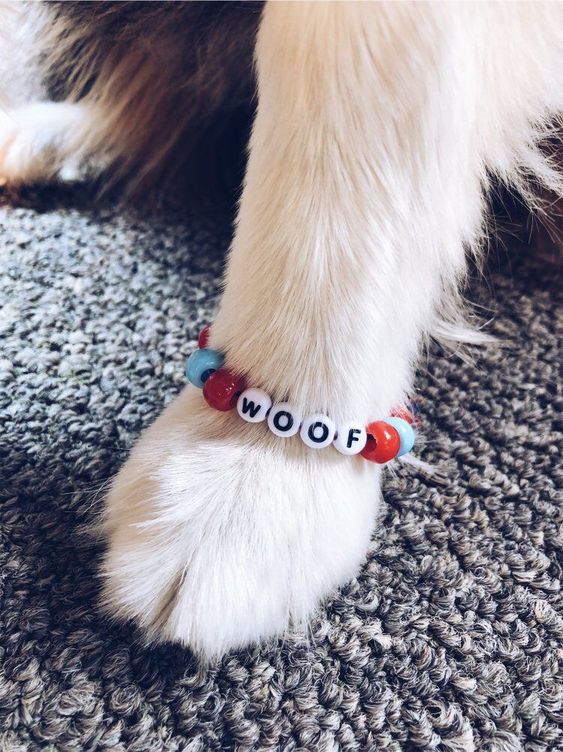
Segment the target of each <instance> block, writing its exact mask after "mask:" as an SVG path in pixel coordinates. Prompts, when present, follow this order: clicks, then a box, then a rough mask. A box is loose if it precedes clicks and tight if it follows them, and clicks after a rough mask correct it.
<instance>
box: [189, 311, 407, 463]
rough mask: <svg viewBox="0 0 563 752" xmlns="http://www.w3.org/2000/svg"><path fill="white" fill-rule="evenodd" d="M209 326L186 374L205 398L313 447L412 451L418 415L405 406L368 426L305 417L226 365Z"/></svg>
mask: <svg viewBox="0 0 563 752" xmlns="http://www.w3.org/2000/svg"><path fill="white" fill-rule="evenodd" d="M209 334H210V328H209V327H208V326H206V327H205V328H204V329H202V331H201V332H200V335H199V338H198V348H199V349H197V350H195V351H194V352H193V353H192V354H191V355H190V356H189V358H188V359H187V361H186V376H187V378H188V380H189V381H190V382H191V383H192V384H193V385H194V386H196V387H198V388H199V389H203V396H204V397H205V400H206V402H207V404H208V405H209V406H210V407H213V408H215V410H220V411H221V412H225V411H227V410H232V409H234V408H235V407H236V409H237V412H238V414H239V415H240V417H241V418H242V419H243V420H245V421H247V422H248V423H261V422H262V421H264V420H265V421H267V424H268V428H269V429H270V431H271V432H272V433H273V434H275V435H276V436H280V437H282V438H287V437H289V436H295V434H297V433H299V436H300V437H301V439H302V440H303V442H304V443H305V444H306V445H307V446H309V447H311V448H313V449H322V448H324V447H327V446H328V445H329V444H334V446H335V448H336V449H337V450H338V451H339V452H340V453H341V454H347V455H353V454H361V455H362V457H364V458H365V459H366V460H370V461H371V462H377V463H378V464H383V463H385V462H389V461H390V460H392V459H394V458H395V457H401V456H402V455H403V454H407V452H410V451H411V449H412V448H413V446H414V442H415V432H414V428H413V424H414V417H413V415H412V413H411V412H410V411H409V410H407V409H406V408H403V407H400V408H395V409H394V410H392V411H391V417H390V418H387V419H386V420H376V421H373V422H372V423H369V424H368V425H367V426H366V427H365V428H364V427H363V426H362V425H361V424H360V423H358V422H355V421H349V422H346V423H342V424H340V425H339V426H338V427H337V426H336V424H335V423H334V421H333V420H332V418H329V417H328V415H322V414H320V413H316V414H314V415H309V416H307V417H305V418H304V417H303V416H302V415H300V414H299V411H298V410H297V409H296V408H295V407H294V406H293V405H291V404H290V403H288V402H278V403H276V404H272V399H271V397H270V396H269V395H268V394H267V393H266V392H265V391H264V390H263V389H256V388H247V384H246V380H245V379H244V377H242V376H238V375H237V374H235V373H233V372H232V371H230V370H229V369H228V368H223V364H224V362H225V356H224V355H223V353H221V352H219V351H218V350H213V349H211V348H209V347H207V343H208V340H209Z"/></svg>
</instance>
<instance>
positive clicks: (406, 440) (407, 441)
mask: <svg viewBox="0 0 563 752" xmlns="http://www.w3.org/2000/svg"><path fill="white" fill-rule="evenodd" d="M385 422H386V423H389V425H390V426H393V428H396V429H397V433H398V434H399V438H400V439H401V448H400V449H399V453H398V454H397V457H402V456H403V454H407V452H410V450H411V449H412V448H413V446H414V439H415V434H414V429H413V427H412V426H411V424H410V423H407V421H406V420H403V419H402V418H385Z"/></svg>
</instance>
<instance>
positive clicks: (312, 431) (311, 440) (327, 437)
mask: <svg viewBox="0 0 563 752" xmlns="http://www.w3.org/2000/svg"><path fill="white" fill-rule="evenodd" d="M335 433H336V426H335V424H334V421H333V420H332V419H331V418H329V417H328V415H321V414H317V415H309V416H308V417H307V418H305V420H304V421H303V425H302V426H301V431H300V432H299V435H300V436H301V438H302V439H303V443H305V444H307V446H308V447H311V448H312V449H323V447H326V446H328V445H329V444H330V443H331V442H332V440H333V439H334V434H335Z"/></svg>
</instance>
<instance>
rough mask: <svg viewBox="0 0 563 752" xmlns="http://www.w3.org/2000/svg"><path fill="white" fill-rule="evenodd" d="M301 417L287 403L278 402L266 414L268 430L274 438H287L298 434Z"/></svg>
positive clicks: (294, 408) (295, 409)
mask: <svg viewBox="0 0 563 752" xmlns="http://www.w3.org/2000/svg"><path fill="white" fill-rule="evenodd" d="M301 420H302V416H301V415H300V414H299V411H298V410H297V408H296V407H294V406H293V405H291V404H290V403H289V402H278V403H277V404H276V405H274V406H273V407H272V408H270V412H269V414H268V428H269V429H270V431H271V432H272V433H273V434H274V435H275V436H281V437H282V438H289V436H295V434H296V433H298V431H299V428H300V426H301Z"/></svg>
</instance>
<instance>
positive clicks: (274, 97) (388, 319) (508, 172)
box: [0, 0, 563, 659]
mask: <svg viewBox="0 0 563 752" xmlns="http://www.w3.org/2000/svg"><path fill="white" fill-rule="evenodd" d="M2 13H3V17H4V23H3V27H4V29H5V39H4V46H5V47H6V49H7V52H5V54H4V56H3V62H2V64H1V65H2V66H3V68H2V70H1V71H0V72H1V73H2V80H3V82H4V88H3V95H4V98H5V108H4V109H5V112H4V115H3V117H2V122H1V125H0V174H1V175H2V177H3V179H4V180H5V181H6V182H8V183H10V184H21V183H27V182H33V181H49V180H54V179H59V178H62V179H76V178H80V177H81V176H82V175H83V174H85V173H86V174H90V175H92V174H94V175H96V176H104V177H103V179H104V180H106V181H111V180H116V179H117V180H120V181H121V183H122V185H123V187H124V190H125V191H126V192H127V194H130V195H135V194H138V193H139V192H142V191H143V190H145V188H146V186H164V185H165V184H167V182H168V181H169V180H171V179H173V176H174V171H175V170H176V171H178V170H184V169H188V168H187V167H186V166H187V165H189V163H190V157H191V156H193V154H194V153H197V151H198V148H199V144H200V142H201V137H202V134H204V133H205V132H206V131H207V130H208V129H210V128H211V127H212V125H211V124H212V123H213V122H217V121H220V123H221V124H222V127H223V128H224V129H227V130H228V129H229V128H230V127H231V124H232V122H233V120H234V119H235V116H236V113H238V112H240V111H241V110H247V111H249V112H250V111H252V110H253V109H255V115H254V120H253V126H252V133H251V137H250V143H249V149H248V162H247V167H246V175H245V179H244V187H243V190H242V195H241V198H240V206H239V210H238V217H237V223H236V230H235V234H234V238H233V241H232V245H231V248H230V251H229V256H228V265H227V271H226V275H225V287H224V293H223V297H222V300H221V303H220V306H219V309H218V311H217V315H216V318H215V320H214V322H213V324H212V327H211V335H210V347H211V348H213V349H216V350H218V351H220V352H221V353H223V354H224V356H225V362H226V364H227V365H228V367H229V369H231V370H232V372H234V373H236V374H241V375H243V376H244V377H245V379H246V381H247V383H248V384H249V385H252V386H254V387H259V388H260V389H262V390H264V391H265V392H266V393H267V394H268V395H271V397H272V399H274V400H276V401H277V402H284V403H285V402H289V403H290V404H291V405H292V407H293V409H294V410H295V411H296V413H298V414H299V415H301V416H306V415H310V414H317V413H320V414H323V415H327V416H330V417H331V419H332V420H333V421H334V423H335V425H337V426H338V425H342V424H344V423H346V422H350V421H356V422H357V423H358V424H359V425H367V424H368V423H369V422H370V421H372V420H373V419H374V418H384V417H385V416H388V415H389V414H390V412H391V411H392V409H393V408H394V407H395V406H397V405H399V406H401V405H405V404H406V403H407V402H408V399H409V395H410V394H411V393H412V390H413V374H414V369H415V366H416V363H417V361H418V359H419V357H420V354H421V350H422V348H423V346H424V343H425V342H426V341H427V339H428V338H429V337H438V338H440V339H444V340H448V339H454V340H464V339H471V338H472V337H473V336H474V335H473V334H472V332H471V329H470V328H469V327H468V326H467V325H466V324H465V323H464V306H463V301H462V290H463V284H464V279H465V275H466V268H467V262H468V258H471V257H473V258H476V259H479V258H480V257H481V255H482V252H483V248H484V244H485V241H486V238H487V217H486V214H487V195H488V192H489V190H490V186H491V182H492V181H493V180H496V181H500V182H501V183H504V184H505V185H507V186H509V187H510V188H511V189H512V190H516V191H518V192H519V193H520V194H521V195H522V196H523V197H524V198H525V199H526V200H527V201H528V202H529V203H530V204H531V205H532V206H534V205H536V204H537V199H536V194H537V189H538V188H539V187H543V188H547V189H548V190H549V191H551V192H554V193H555V194H557V195H561V194H562V193H563V183H562V178H561V174H560V173H559V172H558V170H557V168H556V166H555V164H554V161H553V152H552V149H553V136H554V134H556V132H557V127H558V124H559V122H560V116H561V112H562V111H563V80H562V79H563V6H562V5H561V4H559V3H545V4H543V3H534V4H532V3H519V4H511V3H492V2H490V3H489V2H484V3H477V4H471V3H469V4H464V3H459V4H457V3H443V4H442V3H408V2H407V3H377V2H358V3H356V2H289V3H285V2H274V1H273V0H269V1H268V2H266V3H265V4H261V3H250V2H248V3H244V2H243V3H236V2H233V3H170V4H168V3H150V4H145V3H137V2H127V3H119V2H98V3H88V2H68V3H57V2H53V3H46V4H42V5H36V4H30V5H25V4H24V5H19V4H17V5H11V4H8V5H6V6H4V7H3V9H2ZM6 30H7V31H6ZM10 50H11V52H10ZM16 62H17V65H15V63H16ZM16 69H17V75H15V74H13V73H11V72H10V71H13V70H16ZM550 149H551V151H550ZM381 473H382V466H381V465H378V464H376V463H372V462H368V461H365V460H364V459H363V458H362V457H361V456H358V455H356V456H346V455H344V454H342V453H340V452H338V451H336V450H335V449H334V448H333V447H328V448H325V449H323V450H315V449H311V448H309V447H307V446H306V445H305V444H304V442H303V441H301V440H300V438H299V436H294V437H292V438H289V439H281V438H279V437H278V436H275V435H274V434H273V433H272V431H268V430H267V428H266V427H265V425H264V424H263V423H262V424H260V423H256V424H252V423H245V422H242V421H241V419H240V417H239V415H237V412H236V410H232V411H225V412H221V411H215V410H211V409H210V408H209V407H208V405H207V404H206V403H205V400H203V399H202V396H201V392H200V391H199V390H197V389H196V388H195V387H193V386H188V387H187V388H186V389H185V390H184V391H183V392H182V393H181V394H180V395H179V396H178V397H177V399H176V400H175V401H174V402H173V403H172V404H171V405H170V406H168V407H167V409H166V410H165V411H164V413H163V414H162V415H161V416H160V417H159V418H158V419H157V420H156V422H155V423H154V424H153V425H152V426H151V427H150V428H149V429H148V430H147V431H146V432H145V433H144V434H143V435H142V437H141V438H140V440H139V442H138V444H137V445H136V446H135V447H134V448H133V450H132V452H131V454H130V457H129V459H128V460H127V462H126V464H125V465H124V467H123V468H122V470H121V471H120V472H119V474H118V475H117V477H116V478H115V479H114V480H113V482H112V485H111V488H110V490H109V494H108V496H107V500H106V503H105V511H104V519H103V528H104V533H105V535H106V536H107V541H108V548H107V553H106V554H105V558H104V561H103V564H102V574H103V582H104V588H103V602H104V606H105V608H106V609H107V610H108V611H109V612H110V613H111V614H112V615H114V616H116V617H119V618H122V619H132V620H134V621H135V622H137V623H138V624H139V625H140V626H141V627H142V629H143V630H144V633H145V634H146V635H147V636H148V638H149V639H160V640H171V641H175V642H179V643H181V644H184V645H187V646H189V647H190V648H191V649H193V650H194V651H196V652H197V653H199V654H200V655H201V656H202V657H204V658H208V659H213V658H216V657H217V656H220V655H221V654H223V653H225V652H226V651H229V650H232V649H236V648H241V647H244V646H246V645H249V644H252V643H255V642H258V641H263V640H268V639H274V638H276V637H278V636H279V635H282V634H283V633H284V632H285V631H286V630H287V629H288V628H289V627H291V626H292V625H300V624H303V623H306V621H307V619H309V618H310V615H311V614H312V612H313V611H314V610H315V608H316V607H317V606H318V604H319V603H320V602H322V600H323V599H324V598H325V597H326V596H327V595H328V594H330V593H331V592H332V591H333V590H334V589H335V588H337V587H338V586H339V585H342V584H343V583H345V582H346V581H347V580H349V579H350V578H352V577H353V576H354V575H355V574H356V573H357V571H358V568H359V567H360V565H361V563H362V561H363V559H364V557H365V553H366V550H367V547H368V543H369V539H370V536H371V535H372V533H373V527H374V521H375V519H376V514H377V508H378V504H379V500H380V491H379V488H380V481H381Z"/></svg>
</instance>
